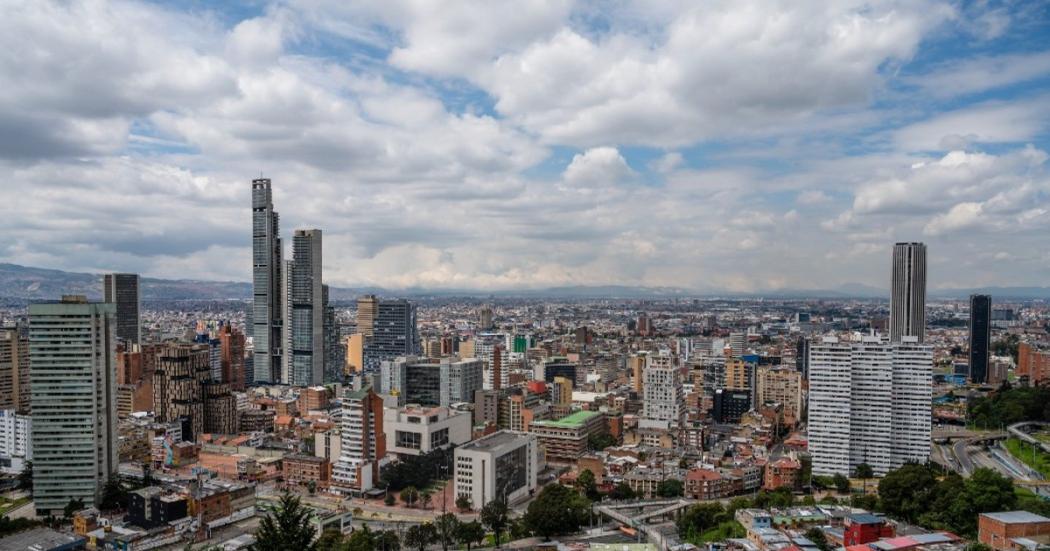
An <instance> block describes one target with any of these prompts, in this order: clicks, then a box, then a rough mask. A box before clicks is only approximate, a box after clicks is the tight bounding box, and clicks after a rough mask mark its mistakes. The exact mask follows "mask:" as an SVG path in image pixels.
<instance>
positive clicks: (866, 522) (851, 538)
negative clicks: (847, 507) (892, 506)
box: [842, 514, 894, 547]
mask: <svg viewBox="0 0 1050 551" xmlns="http://www.w3.org/2000/svg"><path fill="white" fill-rule="evenodd" d="M893 536H894V534H893V526H891V525H890V524H889V523H888V522H886V519H885V518H883V517H877V516H875V515H870V514H858V515H850V516H848V517H846V521H845V523H844V524H843V528H842V545H843V546H844V547H850V546H853V545H864V544H867V543H872V542H876V541H879V540H880V539H883V538H892V537H893Z"/></svg>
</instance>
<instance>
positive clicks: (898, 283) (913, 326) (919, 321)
mask: <svg viewBox="0 0 1050 551" xmlns="http://www.w3.org/2000/svg"><path fill="white" fill-rule="evenodd" d="M906 336H910V337H916V338H918V342H920V343H922V342H923V341H925V340H926V245H924V244H922V243H897V244H896V245H894V247H893V277H892V281H891V282H890V341H891V342H900V340H901V338H902V337H906Z"/></svg>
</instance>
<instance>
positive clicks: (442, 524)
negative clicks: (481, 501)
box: [434, 513, 459, 551]
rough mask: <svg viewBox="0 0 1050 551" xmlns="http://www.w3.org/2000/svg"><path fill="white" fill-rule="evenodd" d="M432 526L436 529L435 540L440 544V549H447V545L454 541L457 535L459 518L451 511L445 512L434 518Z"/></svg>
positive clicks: (446, 550) (445, 550)
mask: <svg viewBox="0 0 1050 551" xmlns="http://www.w3.org/2000/svg"><path fill="white" fill-rule="evenodd" d="M434 528H435V529H436V530H437V541H438V543H440V544H441V549H442V551H448V547H449V546H450V545H453V544H455V543H456V537H457V536H458V535H459V519H458V518H456V515H454V514H452V513H445V514H443V515H441V516H439V517H438V518H437V519H435V520H434Z"/></svg>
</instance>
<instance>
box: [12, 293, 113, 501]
mask: <svg viewBox="0 0 1050 551" xmlns="http://www.w3.org/2000/svg"><path fill="white" fill-rule="evenodd" d="M115 310H116V307H115V306H114V305H113V304H109V303H102V304H100V303H89V302H87V300H86V299H85V298H84V297H82V296H67V297H63V299H62V301H61V302H57V303H40V304H31V305H29V349H30V386H31V389H32V406H31V407H32V411H33V426H32V448H33V451H32V453H33V498H34V502H35V505H36V510H37V514H39V515H44V516H46V515H48V514H52V515H55V516H61V515H62V512H63V509H64V508H65V507H66V505H67V504H68V503H69V501H70V500H73V499H79V500H82V501H83V502H84V505H85V506H87V507H90V506H94V505H96V504H98V500H99V498H100V497H101V491H102V487H103V486H105V484H106V482H107V481H108V480H109V478H110V477H111V476H113V475H114V473H116V471H117V461H118V460H117V385H116V359H115V349H116V342H115V338H116V337H115V331H116V327H115V324H116V320H115Z"/></svg>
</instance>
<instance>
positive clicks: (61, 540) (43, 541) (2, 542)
mask: <svg viewBox="0 0 1050 551" xmlns="http://www.w3.org/2000/svg"><path fill="white" fill-rule="evenodd" d="M77 542H80V543H81V544H83V543H86V542H87V540H85V539H84V538H82V537H80V536H73V535H70V534H63V533H62V532H57V531H55V530H52V529H50V528H34V529H32V530H26V531H25V532H19V533H17V534H11V535H10V536H7V537H5V538H0V549H11V550H14V549H54V548H58V547H64V546H67V545H69V544H72V543H77Z"/></svg>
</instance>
